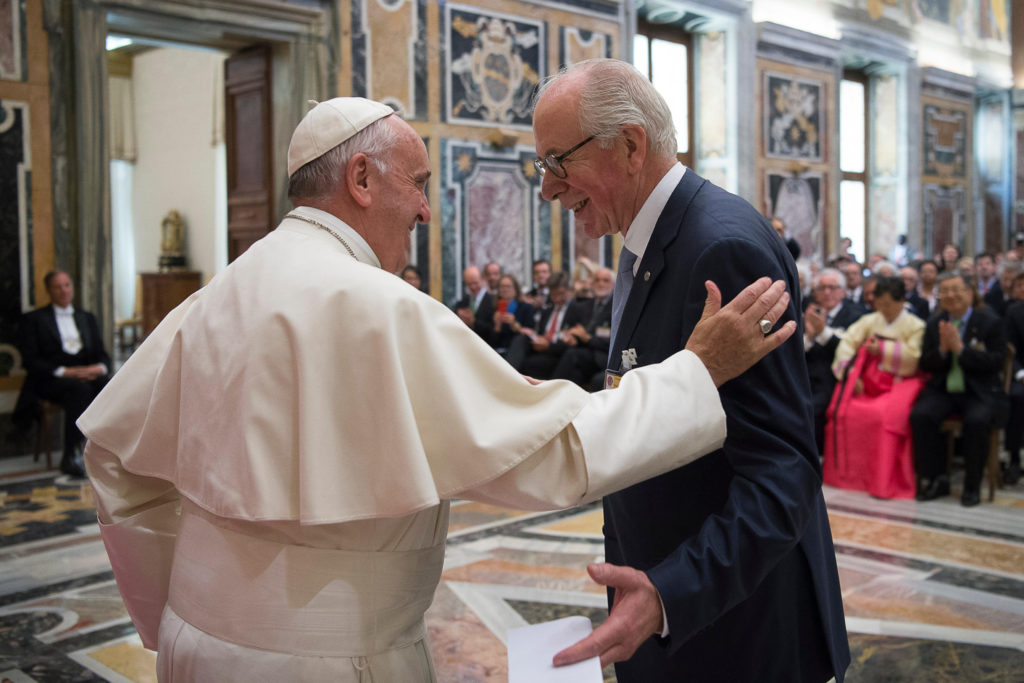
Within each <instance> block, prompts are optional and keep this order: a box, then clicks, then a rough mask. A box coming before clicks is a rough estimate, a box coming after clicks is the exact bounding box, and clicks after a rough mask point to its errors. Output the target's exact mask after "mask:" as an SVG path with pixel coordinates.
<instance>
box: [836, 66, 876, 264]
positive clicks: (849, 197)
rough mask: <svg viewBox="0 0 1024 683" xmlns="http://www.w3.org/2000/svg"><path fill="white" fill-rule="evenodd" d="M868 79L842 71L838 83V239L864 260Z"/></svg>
mask: <svg viewBox="0 0 1024 683" xmlns="http://www.w3.org/2000/svg"><path fill="white" fill-rule="evenodd" d="M868 111H869V109H868V79H867V77H866V76H865V75H864V74H863V73H861V72H857V71H849V70H847V71H844V72H843V80H842V81H840V83H839V169H840V171H841V174H840V178H839V236H840V237H849V238H850V241H851V242H852V243H853V247H852V248H851V251H852V252H853V253H854V254H855V255H856V257H857V260H858V261H860V262H861V263H863V262H864V261H865V260H866V259H867V257H868V249H870V247H871V245H870V244H869V243H868V193H867V188H868V153H867V149H868V146H867V143H868V127H867V123H868V116H867V113H868Z"/></svg>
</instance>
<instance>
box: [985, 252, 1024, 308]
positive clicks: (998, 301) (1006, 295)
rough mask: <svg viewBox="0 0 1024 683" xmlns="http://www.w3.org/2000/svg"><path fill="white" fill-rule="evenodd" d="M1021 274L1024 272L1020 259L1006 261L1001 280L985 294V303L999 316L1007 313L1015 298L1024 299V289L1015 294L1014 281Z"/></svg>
mask: <svg viewBox="0 0 1024 683" xmlns="http://www.w3.org/2000/svg"><path fill="white" fill-rule="evenodd" d="M1021 275H1024V272H1022V267H1021V263H1020V261H1014V260H1006V261H1004V262H1003V266H1002V268H1001V269H1000V271H999V282H997V283H996V284H995V285H993V286H992V288H991V289H989V290H988V294H986V295H985V298H984V300H985V305H987V306H988V307H989V308H991V309H992V310H993V311H994V312H995V313H996V314H997V315H999V316H1003V315H1006V310H1007V309H1008V308H1009V307H1010V304H1012V303H1013V302H1014V300H1021V299H1024V289H1022V290H1021V293H1020V294H1017V295H1014V287H1015V284H1014V283H1016V282H1017V280H1018V278H1019V277H1020V276H1021Z"/></svg>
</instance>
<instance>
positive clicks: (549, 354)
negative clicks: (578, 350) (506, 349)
mask: <svg viewBox="0 0 1024 683" xmlns="http://www.w3.org/2000/svg"><path fill="white" fill-rule="evenodd" d="M548 288H549V301H548V303H547V305H545V306H544V308H543V309H541V311H540V317H539V318H538V319H537V328H536V330H531V329H524V330H523V335H522V336H521V337H520V339H517V340H515V341H513V342H512V343H513V344H514V345H515V344H522V345H523V350H522V352H521V354H520V353H518V352H517V353H515V354H512V353H510V354H509V355H510V356H513V357H516V358H517V357H519V356H520V355H521V356H522V358H523V361H522V365H521V367H516V369H517V370H519V371H520V372H522V373H523V374H524V375H528V376H530V377H534V378H536V379H550V378H551V373H552V371H553V370H554V369H555V366H556V365H557V364H558V359H559V358H561V357H562V354H563V353H565V350H566V349H568V348H569V342H570V341H571V342H573V343H575V339H576V338H575V337H573V336H572V335H570V334H568V333H567V332H565V331H564V330H565V329H566V328H568V327H571V326H572V325H574V324H575V320H574V319H576V318H578V317H579V309H580V308H581V306H583V307H585V305H583V304H580V302H577V301H575V300H573V298H572V287H571V285H570V283H569V276H568V275H567V274H565V273H562V272H557V273H554V274H552V275H551V278H550V279H549V280H548Z"/></svg>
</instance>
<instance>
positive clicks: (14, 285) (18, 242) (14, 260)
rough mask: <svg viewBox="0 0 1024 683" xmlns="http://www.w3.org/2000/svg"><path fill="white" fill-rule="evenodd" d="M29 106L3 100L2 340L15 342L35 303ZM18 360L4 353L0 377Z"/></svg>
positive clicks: (0, 173)
mask: <svg viewBox="0 0 1024 683" xmlns="http://www.w3.org/2000/svg"><path fill="white" fill-rule="evenodd" d="M28 114H29V108H28V104H27V103H25V102H16V101H13V100H0V344H11V343H13V342H14V341H15V338H16V334H17V328H18V321H19V319H20V317H21V314H22V312H23V311H24V310H28V309H29V308H31V304H30V302H31V301H32V291H31V283H32V281H33V278H32V259H31V255H30V245H31V244H32V204H31V196H32V187H31V182H32V162H31V155H30V152H29V141H30V139H31V138H30V133H29V128H28V121H29V116H28ZM14 365H15V363H14V359H13V357H12V356H11V355H10V354H9V353H4V354H2V357H0V376H5V375H8V374H10V373H11V371H12V369H13V367H14Z"/></svg>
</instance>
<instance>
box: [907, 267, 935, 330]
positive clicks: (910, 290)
mask: <svg viewBox="0 0 1024 683" xmlns="http://www.w3.org/2000/svg"><path fill="white" fill-rule="evenodd" d="M900 278H902V279H903V290H904V291H905V292H906V293H907V297H906V300H905V301H904V303H903V305H904V307H905V308H907V310H909V311H910V312H911V313H913V314H914V315H916V316H917V317H918V318H920V319H921V320H928V318H929V317H931V310H930V307H929V306H928V301H927V300H926V299H925V298H924V297H923V296H921V295H920V294H918V293H917V268H915V267H914V266H903V267H902V268H900Z"/></svg>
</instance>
